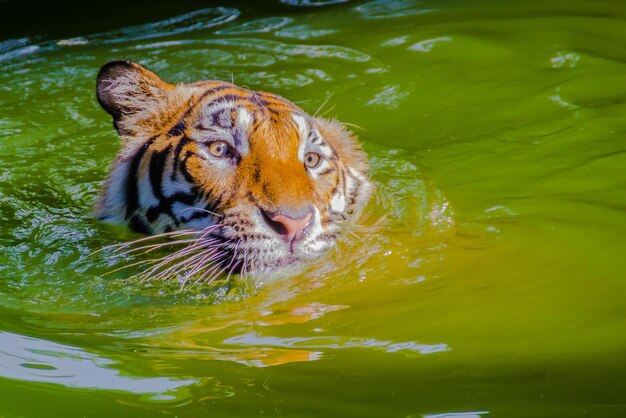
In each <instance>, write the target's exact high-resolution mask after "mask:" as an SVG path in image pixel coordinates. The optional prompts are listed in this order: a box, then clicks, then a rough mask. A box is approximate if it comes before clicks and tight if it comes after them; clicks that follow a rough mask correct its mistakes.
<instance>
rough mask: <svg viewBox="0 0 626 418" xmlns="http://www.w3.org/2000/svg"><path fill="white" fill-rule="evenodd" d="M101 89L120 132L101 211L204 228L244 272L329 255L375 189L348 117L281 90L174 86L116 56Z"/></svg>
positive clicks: (218, 84)
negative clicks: (310, 108)
mask: <svg viewBox="0 0 626 418" xmlns="http://www.w3.org/2000/svg"><path fill="white" fill-rule="evenodd" d="M97 96H98V101H99V102H100V104H101V105H102V107H103V108H104V109H105V110H106V111H107V112H108V113H109V114H111V116H112V117H113V122H114V126H115V128H116V130H117V131H118V133H119V134H120V136H121V137H122V139H123V144H122V149H121V150H120V152H119V154H118V155H117V157H116V159H115V160H114V161H113V163H112V164H111V166H110V171H109V175H108V178H107V180H106V182H105V185H104V188H103V190H102V192H101V194H100V196H99V198H98V201H97V203H96V209H95V212H96V215H97V217H98V218H99V219H101V220H104V221H108V222H112V223H119V224H125V225H128V226H129V227H130V228H131V229H132V230H134V231H137V232H141V233H145V234H162V233H168V232H170V231H178V230H193V231H197V232H198V234H200V233H203V236H205V235H208V236H210V237H211V240H212V242H217V243H218V247H219V250H220V251H221V252H220V254H226V255H224V262H226V261H228V262H229V263H231V264H233V261H235V265H238V266H239V270H240V271H241V269H242V268H243V269H244V270H245V271H267V270H272V269H274V268H276V267H279V266H284V265H287V264H292V263H294V262H298V261H304V260H308V259H312V258H314V257H316V256H318V255H320V254H321V253H323V252H324V251H325V250H327V249H329V248H331V247H332V246H333V245H335V242H336V239H337V237H338V233H339V231H340V225H341V224H342V223H344V222H345V221H346V220H349V219H354V217H355V216H358V214H359V213H360V211H361V209H362V208H363V206H364V205H365V203H366V201H367V200H368V198H369V196H370V194H371V190H372V185H371V183H370V181H369V179H368V165H367V160H366V155H365V153H364V152H363V150H362V149H361V146H360V145H359V144H358V143H357V141H356V140H355V139H354V137H353V136H352V135H351V134H350V133H349V132H348V131H347V130H346V129H345V128H344V126H343V125H342V124H341V123H339V122H337V121H334V120H327V119H322V118H319V117H314V116H310V115H307V114H306V113H305V112H304V111H302V110H301V109H300V108H299V107H298V106H296V105H294V104H293V103H291V102H290V101H288V100H286V99H284V98H282V97H280V96H277V95H275V94H272V93H266V92H259V91H252V90H249V89H246V88H242V87H238V86H236V85H234V84H231V83H228V82H224V81H200V82H195V83H190V84H176V85H173V84H169V83H167V82H165V81H163V80H161V79H160V78H159V77H158V76H157V75H156V74H155V73H154V72H152V71H150V70H148V69H146V68H145V67H143V66H141V65H139V64H136V63H133V62H129V61H113V62H109V63H107V64H105V65H104V66H103V67H102V68H101V70H100V72H99V74H98V78H97ZM204 231H206V232H204Z"/></svg>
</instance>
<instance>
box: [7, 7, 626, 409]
mask: <svg viewBox="0 0 626 418" xmlns="http://www.w3.org/2000/svg"><path fill="white" fill-rule="evenodd" d="M294 2H295V3H300V5H299V6H298V5H286V4H280V3H278V2H275V3H271V8H264V7H261V6H259V5H255V4H254V3H253V2H248V3H240V4H236V3H232V2H224V4H223V5H222V6H224V8H223V9H211V10H209V11H206V12H201V13H196V14H194V15H191V16H188V17H187V18H181V19H172V20H167V19H168V18H173V17H175V16H180V15H184V14H185V13H188V12H191V11H193V10H194V9H193V6H189V5H186V6H184V5H181V6H180V7H179V8H178V9H176V7H174V6H173V5H170V6H169V8H168V7H165V6H163V7H161V9H159V8H150V12H149V13H150V14H149V17H145V16H144V17H143V18H142V17H141V13H140V11H138V12H137V13H136V15H133V16H135V17H134V19H135V20H133V18H130V17H128V16H126V17H125V18H123V19H122V18H120V19H121V20H116V18H115V16H108V17H107V16H104V17H102V18H101V19H100V20H98V21H97V22H95V23H94V26H93V29H92V31H91V32H90V31H89V30H90V29H89V28H90V26H89V25H87V24H86V23H85V22H80V21H79V22H77V23H76V25H75V27H74V28H73V27H72V26H71V24H72V22H71V19H67V16H66V15H63V16H61V15H62V14H61V13H59V19H60V21H61V22H68V21H69V23H68V24H67V25H66V24H65V23H63V24H57V25H56V26H55V25H54V23H50V29H49V30H48V31H45V30H43V29H42V28H41V26H40V25H36V26H35V25H34V26H33V30H34V31H35V32H36V33H35V35H36V36H32V37H31V38H24V37H19V36H18V37H16V36H13V37H12V38H10V39H9V37H6V38H5V39H4V40H3V41H2V43H0V60H1V61H0V68H1V70H0V110H1V117H0V164H1V166H2V169H1V170H0V416H1V417H3V418H4V417H11V418H13V417H144V416H145V417H155V416H172V417H175V416H178V417H197V416H207V417H209V416H210V417H252V416H285V417H402V418H409V417H410V418H417V417H431V418H432V417H440V416H445V414H450V415H448V416H451V417H457V418H458V417H465V418H469V417H485V416H487V417H583V416H584V417H588V416H589V417H624V416H626V307H625V304H624V300H625V298H626V262H625V257H626V238H625V236H626V118H625V115H626V3H624V2H623V1H619V0H614V1H593V2H590V1H582V0H570V1H556V0H554V1H550V0H542V1H537V0H528V1H509V2H499V1H486V0H478V1H460V0H454V1H451V0H447V1H444V0H440V1H434V0H433V1H430V0H429V1H414V0H391V1H387V2H383V1H375V2H369V3H368V2H348V3H341V4H335V5H328V6H323V7H308V6H306V3H315V1H314V0H311V1H308V2H307V1H304V0H301V1H294ZM318 3H319V2H318ZM268 4H270V3H268ZM196 7H197V6H196ZM133 10H135V9H133ZM146 19H151V20H146ZM54 20H55V19H52V18H51V19H50V21H52V22H54ZM116 21H123V22H124V23H123V25H126V26H125V27H120V26H119V24H116V23H115V22H116ZM157 21H160V22H162V23H158V24H148V23H149V22H153V23H154V22H157ZM14 26H17V25H16V24H15V23H14ZM20 36H21V35H20ZM77 37H80V38H77ZM68 40H69V41H68ZM120 58H124V59H131V60H136V61H138V62H141V63H143V64H144V65H147V66H148V67H150V68H152V69H153V70H155V71H157V72H159V73H160V74H161V75H162V76H163V77H164V78H165V79H167V80H170V81H192V80H197V79H209V78H221V79H226V80H231V78H234V80H235V82H236V83H239V84H242V85H246V86H249V87H251V88H253V89H264V90H271V91H274V92H276V93H278V94H281V95H284V96H286V97H288V98H290V99H291V100H293V101H294V102H296V103H297V104H299V105H300V106H301V107H303V108H304V109H305V110H307V111H309V112H311V113H313V112H315V111H316V110H318V108H320V107H322V108H321V111H320V112H321V113H325V114H326V115H327V116H329V117H337V118H339V119H341V120H342V121H345V122H348V123H351V124H354V125H358V127H354V130H355V132H357V133H358V135H359V136H360V138H361V140H362V141H363V142H364V144H365V148H366V150H367V151H368V153H369V155H370V157H371V165H372V176H373V178H374V179H375V182H376V185H377V193H376V195H375V197H374V199H373V200H372V202H371V204H370V205H369V207H368V208H367V210H366V216H365V219H364V221H363V224H364V226H363V227H362V228H359V229H358V230H357V231H356V235H354V236H353V235H349V236H347V237H346V239H345V240H344V241H343V242H342V243H341V245H340V251H339V252H334V253H331V254H330V255H329V256H328V257H327V258H326V260H325V262H321V263H317V264H315V265H313V266H311V267H310V268H309V269H308V270H307V271H306V272H304V273H303V274H301V275H299V276H297V277H290V278H282V279H277V280H268V281H264V282H263V283H260V284H257V285H255V284H253V283H249V282H245V281H241V280H236V281H235V282H234V283H232V284H230V285H219V286H217V287H215V288H213V289H190V290H186V291H182V292H179V291H178V286H177V285H172V286H168V285H166V284H159V283H148V284H138V283H136V282H129V281H127V280H125V277H127V275H129V274H130V272H128V273H127V272H124V271H122V272H118V273H115V274H111V275H105V274H106V273H107V272H110V271H112V270H114V269H116V268H118V267H120V266H123V265H125V264H128V263H130V262H132V261H134V260H136V259H137V257H135V258H133V257H122V256H115V255H111V254H110V253H107V252H106V251H105V252H101V253H97V254H95V255H91V256H90V255H89V254H91V253H92V252H94V251H95V250H98V249H100V248H102V247H104V246H107V245H111V244H116V243H120V242H124V241H125V240H129V239H131V238H134V237H136V236H135V235H132V234H129V233H126V232H124V231H122V230H119V229H116V228H112V227H109V226H106V225H102V224H99V223H97V222H95V221H94V220H93V219H92V218H91V216H90V214H89V211H90V207H91V205H92V202H93V199H94V197H95V195H96V193H97V191H98V188H99V186H100V184H101V182H102V180H103V178H104V176H105V172H106V167H107V164H108V163H109V161H110V160H111V159H112V158H113V156H114V154H115V153H116V151H117V149H118V146H119V143H118V141H117V139H116V136H115V134H114V131H113V129H112V127H111V121H110V120H109V118H108V116H107V115H106V114H105V112H104V111H102V110H101V109H100V108H99V106H98V104H97V103H96V100H95V92H94V82H95V81H94V80H95V75H96V73H97V70H98V68H99V67H100V65H102V64H103V63H104V62H106V61H107V60H111V59H120ZM326 100H327V102H326V104H324V102H325V101H326ZM383 215H385V216H386V217H385V219H384V220H382V221H381V222H380V223H379V224H378V227H372V225H374V224H376V223H377V222H379V219H380V218H381V217H382V216H383ZM455 413H456V414H458V415H453V414H455Z"/></svg>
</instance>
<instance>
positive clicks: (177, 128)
mask: <svg viewBox="0 0 626 418" xmlns="http://www.w3.org/2000/svg"><path fill="white" fill-rule="evenodd" d="M186 127H187V124H185V121H184V120H182V119H181V120H179V121H178V123H177V124H176V125H174V127H173V128H172V129H170V131H169V132H168V133H167V134H168V135H170V136H178V135H180V134H182V133H184V132H185V128H186Z"/></svg>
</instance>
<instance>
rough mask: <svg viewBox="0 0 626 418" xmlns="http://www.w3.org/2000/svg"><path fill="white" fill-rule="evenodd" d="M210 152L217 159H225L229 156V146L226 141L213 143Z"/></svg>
mask: <svg viewBox="0 0 626 418" xmlns="http://www.w3.org/2000/svg"><path fill="white" fill-rule="evenodd" d="M209 152H210V153H211V154H212V155H213V156H214V157H217V158H224V157H225V156H226V154H228V144H227V143H226V142H224V141H215V142H211V145H209Z"/></svg>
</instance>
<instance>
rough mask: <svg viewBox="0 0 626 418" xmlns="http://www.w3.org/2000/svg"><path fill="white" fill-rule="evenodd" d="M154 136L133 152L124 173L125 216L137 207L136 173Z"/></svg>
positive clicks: (133, 211) (128, 215)
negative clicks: (126, 170)
mask: <svg viewBox="0 0 626 418" xmlns="http://www.w3.org/2000/svg"><path fill="white" fill-rule="evenodd" d="M155 139H156V137H152V138H150V139H148V140H147V141H146V142H145V143H144V144H143V145H142V146H141V147H140V148H139V150H138V151H137V152H136V153H135V155H134V156H133V159H132V161H131V162H130V166H129V167H128V172H127V174H126V190H125V199H126V218H127V219H128V218H130V217H131V216H132V215H133V213H135V211H136V210H137V208H138V207H139V191H138V189H137V182H138V181H139V179H138V177H137V175H138V174H139V173H138V171H139V164H141V159H142V158H143V156H144V155H145V153H146V150H147V149H148V147H150V145H152V143H153V142H154V141H155Z"/></svg>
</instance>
